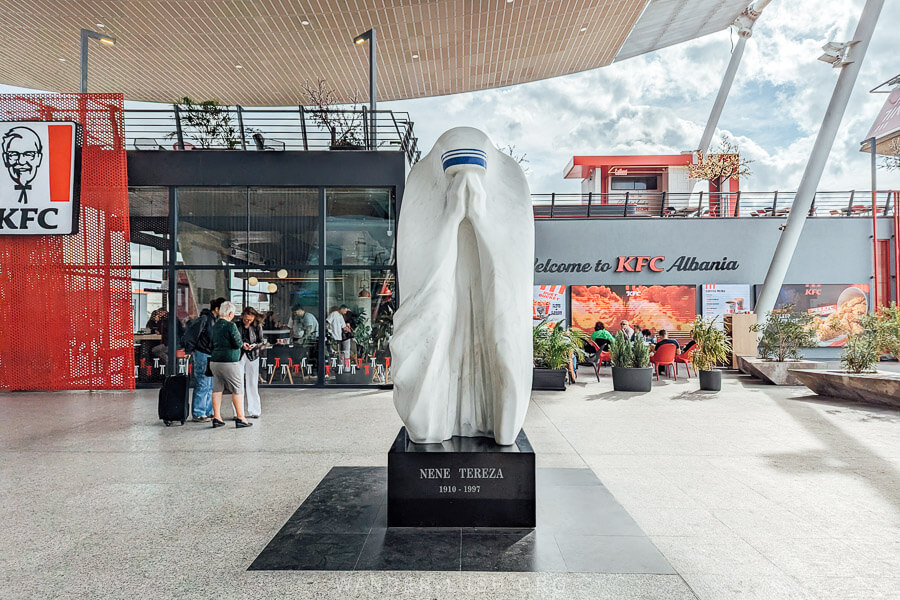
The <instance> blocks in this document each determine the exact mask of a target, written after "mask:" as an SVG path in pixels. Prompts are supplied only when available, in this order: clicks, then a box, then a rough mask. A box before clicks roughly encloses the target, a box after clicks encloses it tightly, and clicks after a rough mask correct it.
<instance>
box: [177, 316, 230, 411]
mask: <svg viewBox="0 0 900 600" xmlns="http://www.w3.org/2000/svg"><path fill="white" fill-rule="evenodd" d="M223 302H225V298H216V299H215V300H211V301H210V303H209V308H204V309H203V310H202V311H200V315H199V316H198V317H197V318H196V319H194V320H193V321H191V323H190V325H188V328H187V331H185V334H184V351H185V352H186V353H187V354H190V355H191V356H192V358H193V359H194V367H193V369H194V371H193V372H194V399H193V401H192V403H191V406H192V408H191V413H192V414H193V418H192V421H194V422H195V423H207V422H209V420H210V419H211V418H212V416H213V407H212V391H213V378H212V377H208V376H207V375H206V366H207V364H209V358H210V356H212V351H213V344H212V337H211V334H212V328H213V325H214V324H215V322H216V319H218V318H219V307H220V306H222V303H223Z"/></svg>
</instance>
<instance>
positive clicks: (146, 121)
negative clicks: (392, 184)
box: [125, 105, 421, 164]
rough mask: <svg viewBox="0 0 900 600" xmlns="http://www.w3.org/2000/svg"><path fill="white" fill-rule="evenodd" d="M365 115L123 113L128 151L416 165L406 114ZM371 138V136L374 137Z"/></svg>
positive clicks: (227, 110)
mask: <svg viewBox="0 0 900 600" xmlns="http://www.w3.org/2000/svg"><path fill="white" fill-rule="evenodd" d="M369 116H370V115H369V110H368V109H367V108H366V107H363V108H362V109H361V110H337V109H329V110H321V109H310V108H306V107H304V106H298V107H297V108H243V107H241V106H222V107H215V109H214V110H213V111H211V112H204V111H203V110H202V109H197V108H193V109H188V108H185V107H184V106H180V105H173V106H172V108H164V109H127V110H125V147H126V149H128V150H198V149H220V150H221V149H227V150H250V151H282V150H302V151H310V150H390V151H401V152H403V153H404V154H405V155H406V158H407V160H409V163H410V164H415V163H416V162H417V161H418V160H419V158H420V156H421V151H420V150H419V148H418V139H417V138H416V136H415V134H414V133H413V122H412V121H410V119H409V113H405V112H394V111H391V110H377V111H375V120H374V121H375V131H374V132H373V131H370V129H371V127H370V122H369V121H370V120H369ZM373 133H374V135H373Z"/></svg>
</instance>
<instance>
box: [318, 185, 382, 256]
mask: <svg viewBox="0 0 900 600" xmlns="http://www.w3.org/2000/svg"><path fill="white" fill-rule="evenodd" d="M395 217H396V211H395V207H394V199H393V193H392V191H391V190H389V189H382V188H330V189H327V190H325V236H326V256H325V262H326V264H328V265H335V266H336V265H391V264H393V263H394V238H395V236H394V219H395Z"/></svg>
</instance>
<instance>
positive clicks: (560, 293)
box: [531, 285, 566, 327]
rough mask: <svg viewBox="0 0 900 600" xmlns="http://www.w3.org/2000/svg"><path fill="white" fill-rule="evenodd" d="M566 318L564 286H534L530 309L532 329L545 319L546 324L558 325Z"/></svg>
mask: <svg viewBox="0 0 900 600" xmlns="http://www.w3.org/2000/svg"><path fill="white" fill-rule="evenodd" d="M565 318H566V286H564V285H536V286H534V301H533V302H532V308H531V319H532V324H531V325H532V327H536V326H537V325H538V323H540V322H541V321H543V320H544V319H547V322H548V323H551V324H555V323H559V322H560V321H562V320H563V319H565Z"/></svg>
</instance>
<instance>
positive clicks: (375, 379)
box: [324, 269, 396, 384]
mask: <svg viewBox="0 0 900 600" xmlns="http://www.w3.org/2000/svg"><path fill="white" fill-rule="evenodd" d="M325 282H326V285H325V289H326V302H325V306H327V307H328V310H327V314H326V320H325V324H324V326H325V332H326V338H325V339H326V363H325V383H326V384H385V383H390V380H391V376H390V369H391V355H390V348H389V346H388V342H389V341H390V338H391V333H392V331H393V322H394V310H395V308H396V294H395V289H396V286H395V285H394V274H393V271H370V270H363V269H359V270H349V269H347V270H341V271H326V272H325Z"/></svg>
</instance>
